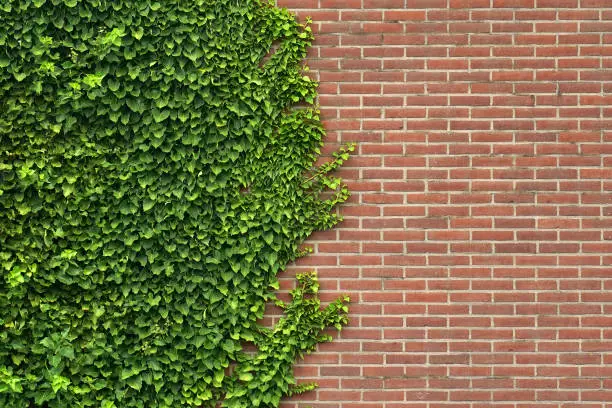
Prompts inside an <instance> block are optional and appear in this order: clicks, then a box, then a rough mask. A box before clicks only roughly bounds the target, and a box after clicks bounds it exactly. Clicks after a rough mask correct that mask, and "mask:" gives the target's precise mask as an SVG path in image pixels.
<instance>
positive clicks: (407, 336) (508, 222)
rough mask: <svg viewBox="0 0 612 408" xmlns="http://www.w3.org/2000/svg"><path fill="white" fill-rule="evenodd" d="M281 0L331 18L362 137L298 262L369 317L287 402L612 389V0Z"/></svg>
mask: <svg viewBox="0 0 612 408" xmlns="http://www.w3.org/2000/svg"><path fill="white" fill-rule="evenodd" d="M279 4H280V5H281V6H285V7H288V8H290V9H291V10H293V11H295V12H297V13H298V15H299V16H300V17H301V18H304V17H306V16H312V18H313V20H314V25H313V28H314V30H315V32H316V33H317V41H316V43H315V47H313V49H312V53H311V56H310V58H309V60H308V64H309V66H310V67H311V69H312V72H313V75H315V76H317V77H318V78H319V79H320V103H321V107H322V112H323V117H324V119H325V125H326V127H327V129H328V141H329V143H330V144H329V147H328V151H330V150H331V149H333V148H334V147H336V146H337V145H338V144H339V143H341V142H348V141H357V142H358V151H357V152H356V154H355V156H354V157H353V158H351V160H350V162H348V164H347V166H346V167H345V168H343V169H342V170H341V171H340V174H341V176H343V177H344V178H345V179H346V180H347V182H348V184H349V186H350V188H351V190H352V192H353V196H352V198H351V200H350V202H349V203H347V204H346V205H344V206H343V207H342V208H341V212H342V213H343V214H344V216H345V221H344V222H343V223H342V224H341V225H340V226H339V227H338V228H336V229H334V230H333V231H326V232H322V233H317V234H315V235H314V236H313V237H312V239H311V240H310V241H309V245H311V246H312V247H313V248H314V250H315V252H314V254H313V255H312V256H309V257H307V258H304V259H302V260H300V262H298V263H297V264H296V265H294V266H292V267H291V268H289V270H288V271H287V273H286V274H285V275H284V278H283V281H282V284H283V287H284V288H285V289H287V288H288V287H289V286H290V285H291V284H292V282H293V281H292V279H291V275H292V274H294V273H295V272H296V271H302V270H310V269H313V268H314V269H316V270H317V271H318V272H319V275H320V278H321V282H322V287H323V289H324V290H323V292H322V296H323V298H324V299H327V300H329V299H331V298H334V297H335V296H337V295H339V294H340V293H348V294H350V295H351V297H352V299H353V304H352V309H351V323H350V326H349V327H348V328H347V329H346V330H344V331H343V332H342V333H341V334H340V335H339V336H337V340H336V341H335V342H333V343H330V344H325V345H323V346H321V347H320V352H318V353H316V354H313V355H312V356H309V357H307V358H306V360H305V361H304V362H303V363H301V364H300V365H299V366H298V367H297V369H296V372H297V374H298V376H299V378H300V379H301V380H316V381H318V382H319V384H320V388H319V389H318V390H317V391H315V392H311V393H308V394H305V395H302V396H300V397H298V398H296V399H293V400H289V401H288V402H286V403H285V407H306V406H312V407H315V408H337V407H342V408H374V407H381V408H382V407H385V408H399V407H406V408H481V407H499V408H502V407H503V408H527V407H530V408H551V407H565V408H573V407H585V408H587V407H588V408H610V407H612V267H611V266H610V265H611V264H612V94H611V91H612V69H611V68H612V0H279ZM270 317H271V318H272V319H274V318H275V316H274V315H273V314H271V316H270Z"/></svg>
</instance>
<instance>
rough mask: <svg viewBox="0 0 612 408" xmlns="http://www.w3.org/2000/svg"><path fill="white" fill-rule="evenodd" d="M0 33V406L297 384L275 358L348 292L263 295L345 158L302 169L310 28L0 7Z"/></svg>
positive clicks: (241, 19)
mask: <svg viewBox="0 0 612 408" xmlns="http://www.w3.org/2000/svg"><path fill="white" fill-rule="evenodd" d="M0 21H2V23H1V24H0V271H1V277H0V406H2V407H11V408H32V407H49V408H66V407H71V408H72V407H74V408H78V407H102V408H112V407H116V408H130V407H140V408H152V407H160V408H163V407H167V408H176V407H215V406H217V405H219V404H221V405H222V406H224V407H277V406H278V404H279V402H280V399H281V398H282V397H283V396H287V395H292V394H294V393H298V392H302V391H305V390H308V389H311V388H312V387H313V385H309V384H306V385H304V384H300V385H298V384H296V382H295V379H294V377H293V374H292V365H293V364H294V362H295V360H296V359H297V358H299V357H301V356H302V355H303V354H304V353H307V352H310V351H312V350H314V348H315V347H316V345H317V344H318V343H320V342H324V341H328V340H330V337H329V336H328V335H326V334H324V332H323V331H324V329H326V328H327V327H330V326H332V327H334V326H335V327H337V328H338V329H340V327H341V326H342V325H343V324H344V323H346V312H347V306H346V302H347V300H348V299H347V298H344V297H343V298H340V299H338V300H336V301H335V302H332V303H331V304H330V305H328V306H327V307H325V308H323V309H322V308H321V307H320V303H319V300H318V298H317V289H318V284H317V280H316V276H315V275H314V274H312V273H308V274H303V275H299V276H298V280H297V285H296V288H295V289H294V290H293V291H292V292H291V297H292V300H291V301H289V302H288V303H283V302H281V301H280V300H278V299H277V298H276V297H275V295H274V292H275V290H277V289H278V281H277V279H276V275H277V273H278V272H279V271H281V270H282V269H283V268H284V267H285V266H286V265H287V264H288V263H289V262H291V261H293V260H295V259H296V258H298V257H299V256H301V255H304V254H305V251H302V250H300V247H299V246H300V244H301V243H302V242H303V241H304V240H305V239H306V238H307V237H308V236H309V235H310V234H311V233H312V232H313V231H316V230H321V229H326V228H331V227H333V226H334V225H335V224H336V223H337V222H338V221H339V216H338V215H337V214H336V212H335V210H334V208H335V206H336V205H337V204H338V203H341V202H343V201H345V200H346V199H347V197H348V191H347V189H346V187H345V186H344V185H343V184H342V182H341V181H340V180H339V179H337V178H336V177H334V176H332V175H331V174H330V172H332V171H333V170H334V169H336V168H337V167H338V166H340V165H341V164H342V163H343V161H345V160H346V159H347V157H348V154H349V151H350V150H351V149H352V147H350V146H347V147H344V148H342V149H340V150H339V151H338V152H336V154H335V155H334V157H333V158H332V160H331V161H330V162H328V163H327V164H324V165H322V166H316V165H315V162H316V160H317V158H318V156H319V154H320V150H319V149H320V147H321V146H322V139H323V136H324V130H323V128H322V125H321V122H320V120H319V112H318V111H317V108H316V105H315V98H316V83H315V82H313V81H311V80H310V79H309V78H308V77H307V76H305V75H304V69H305V68H304V66H303V65H302V61H303V59H304V57H305V55H306V51H307V49H308V47H309V46H310V44H311V40H312V33H311V30H310V28H309V27H308V26H307V25H306V26H304V25H300V24H299V23H298V22H296V20H295V17H294V16H293V15H292V14H291V13H289V12H288V11H286V10H283V9H279V8H277V7H275V6H274V5H272V4H269V3H265V2H262V1H258V0H190V1H182V0H164V1H161V0H159V1H155V0H137V1H135V0H3V1H1V2H0ZM276 43H278V44H279V46H278V49H277V50H276V51H275V52H274V53H272V55H267V54H268V53H269V51H270V50H271V49H272V48H273V44H276ZM269 302H276V303H277V304H278V305H279V306H281V307H282V308H283V309H284V315H283V317H282V318H281V319H280V320H279V321H278V322H277V324H276V325H275V326H274V327H271V328H266V327H262V326H261V325H260V324H259V323H258V321H259V319H261V318H262V317H263V315H264V310H265V305H266V304H267V303H269ZM247 345H248V347H247ZM246 350H250V351H249V352H247V351H246ZM253 350H254V351H253Z"/></svg>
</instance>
